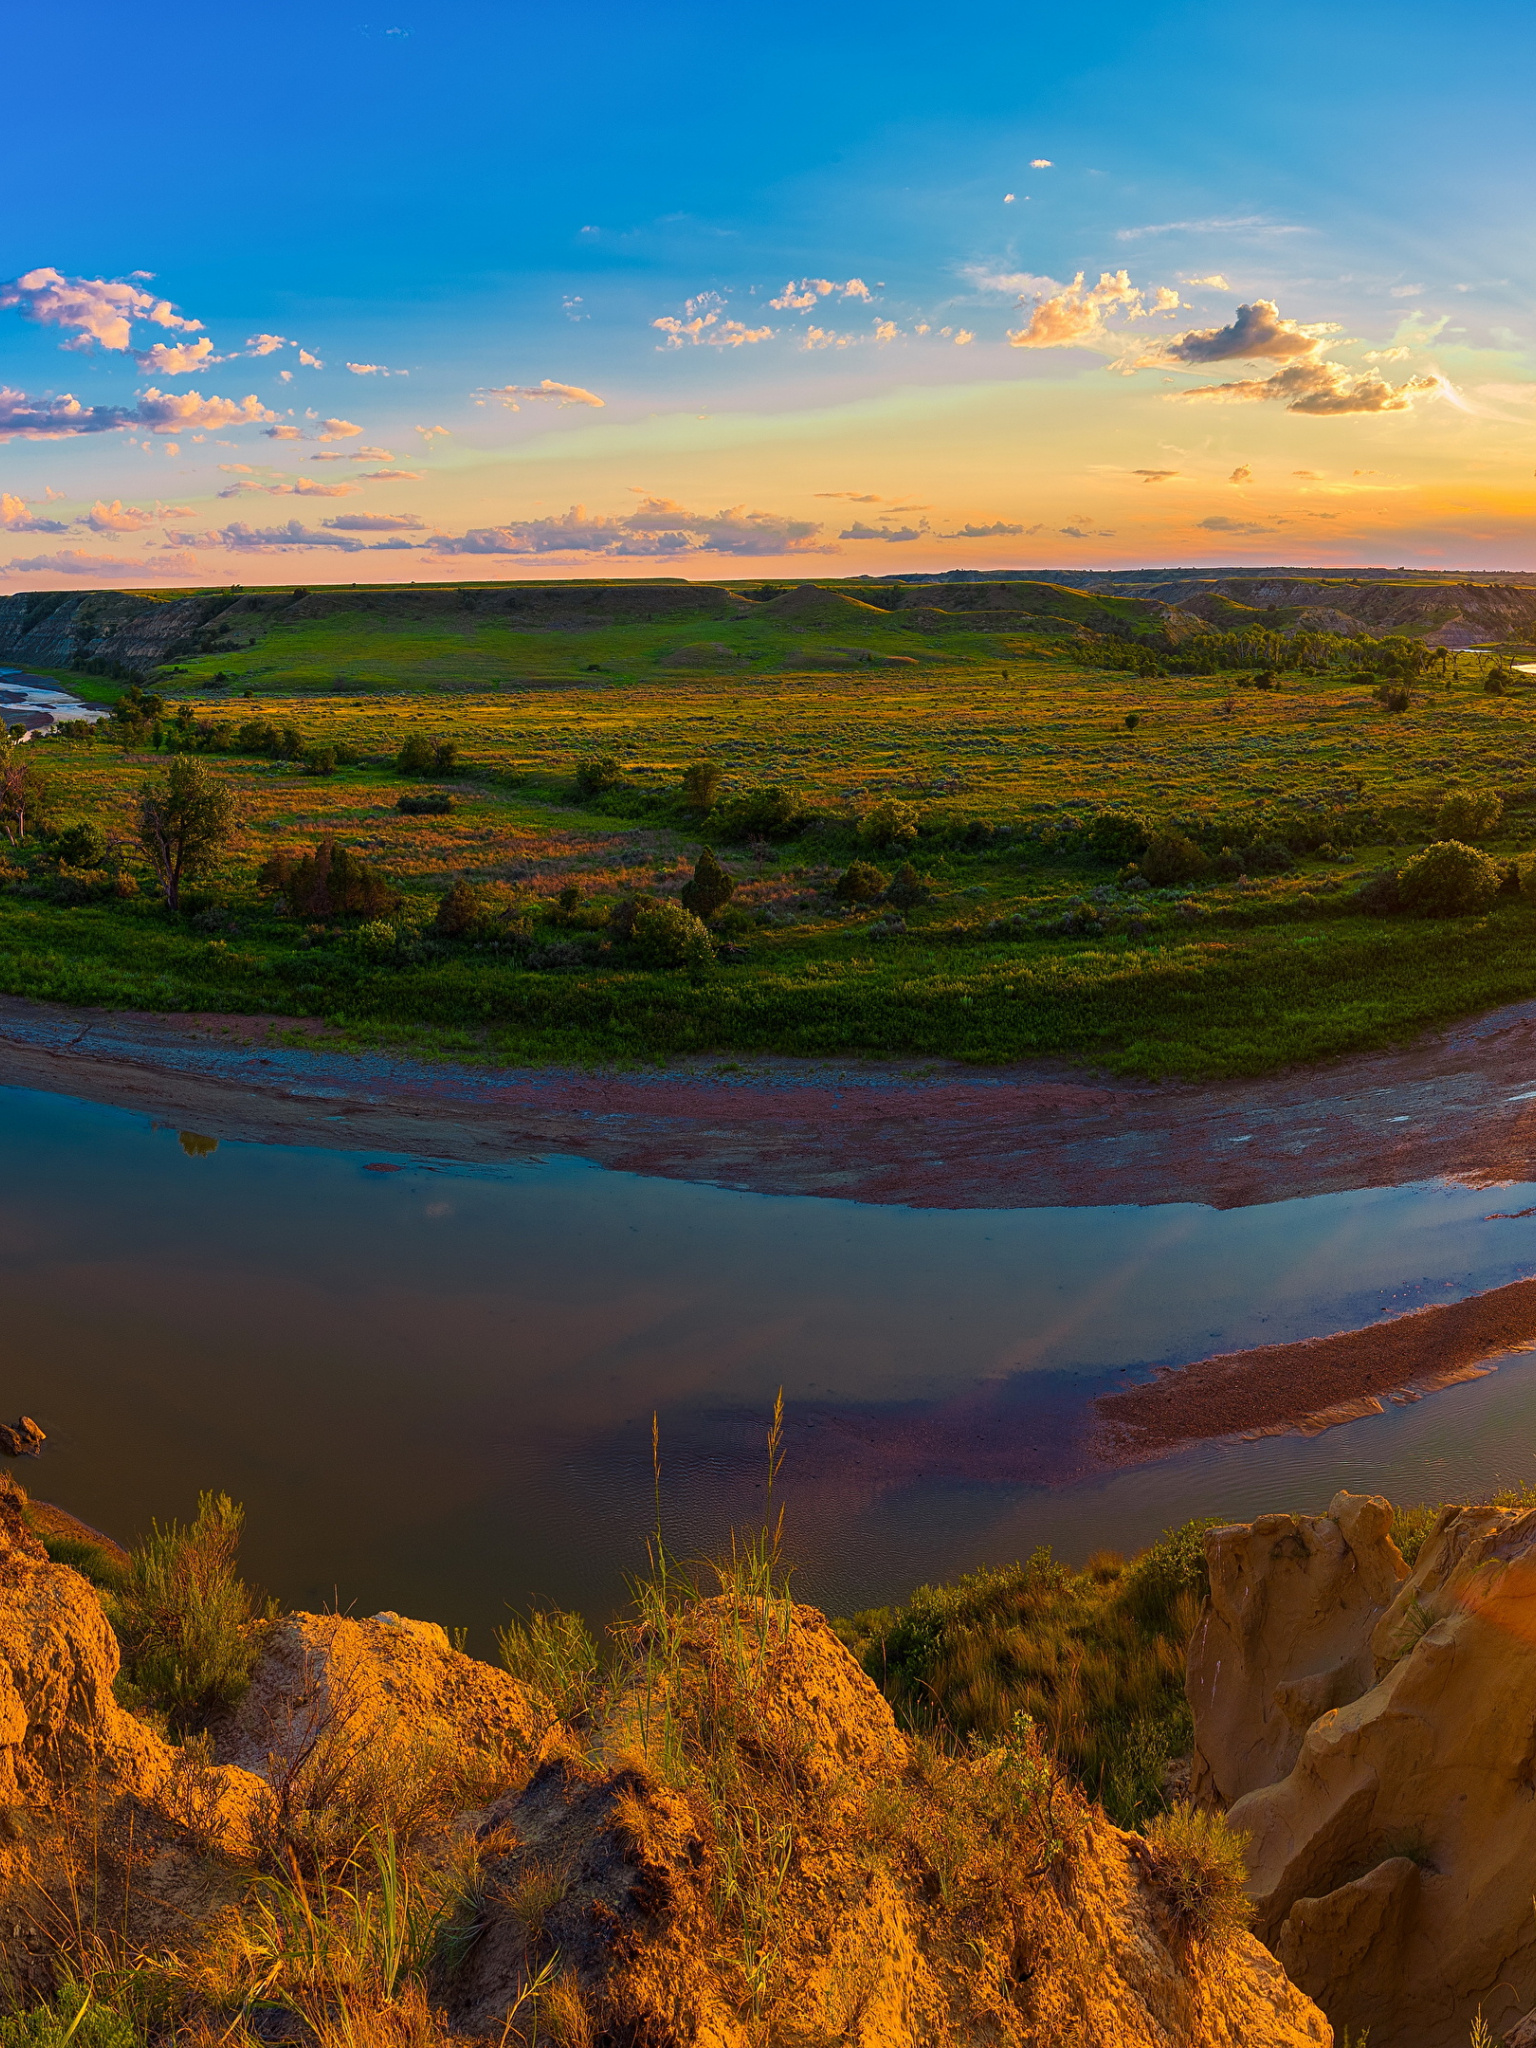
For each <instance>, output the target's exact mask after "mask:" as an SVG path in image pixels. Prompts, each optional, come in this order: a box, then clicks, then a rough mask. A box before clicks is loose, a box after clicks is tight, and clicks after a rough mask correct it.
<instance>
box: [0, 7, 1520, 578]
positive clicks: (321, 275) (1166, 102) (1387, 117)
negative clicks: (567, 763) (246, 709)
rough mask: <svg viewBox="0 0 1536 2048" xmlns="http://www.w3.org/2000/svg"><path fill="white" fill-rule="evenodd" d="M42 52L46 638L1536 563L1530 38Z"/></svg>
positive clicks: (1135, 25) (342, 12)
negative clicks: (278, 606)
mask: <svg viewBox="0 0 1536 2048" xmlns="http://www.w3.org/2000/svg"><path fill="white" fill-rule="evenodd" d="M380 9H382V11H379V10H380ZM7 46H8V48H9V50H10V53H11V54H10V60H9V68H10V72H11V75H12V78H13V81H14V80H21V81H24V82H25V81H30V83H25V84H24V85H23V86H22V87H21V88H17V87H16V86H15V85H14V84H13V89H12V92H11V93H10V95H9V96H8V108H7V134H6V156H7V185H8V188H9V192H8V197H9V202H10V203H9V204H8V205H7V207H6V208H5V211H4V216H3V219H0V387H3V390H0V590H25V589H58V588H98V587H114V586H121V587H125V588H134V587H144V588H154V587H165V586H174V585H206V584H224V585H227V584H229V583H231V582H236V583H242V584H245V585H248V586H249V585H258V584H266V583H282V582H289V581H294V582H298V581H303V582H305V583H320V582H341V583H352V582H385V581H390V582H395V581H402V582H404V581H410V580H412V579H416V580H419V581H423V582H426V581H433V582H441V581H449V580H476V581H483V580H502V579H515V578H522V577H539V578H548V577H562V576H592V575H600V576H686V577H690V578H698V579H706V580H717V579H723V578H734V577H760V576H768V577H784V576H791V577H792V576H796V575H798V576H801V577H810V576H817V577H828V576H857V575H875V576H880V575H887V576H888V575H891V574H893V573H899V572H910V571H914V570H943V569H973V570H981V571H986V570H989V569H1005V568H1006V569H1063V570H1065V569H1105V568H1114V567H1124V566H1160V565H1166V566H1185V565H1188V566H1196V565H1213V564H1232V565H1260V564H1283V565H1292V566H1301V565H1317V566H1320V567H1328V566H1341V567H1342V566H1352V565H1357V564H1358V565H1373V566H1383V567H1392V566H1396V565H1399V564H1401V565H1409V566H1426V567H1432V568H1446V569H1450V568H1458V567H1466V568H1476V569H1500V568H1507V569H1519V570H1530V569H1536V545H1533V527H1532V512H1533V510H1536V318H1533V303H1532V302H1533V282H1536V269H1533V263H1532V254H1533V249H1532V243H1533V221H1532V210H1531V207H1530V204H1529V199H1528V194H1529V192H1530V189H1531V184H1532V179H1531V171H1532V162H1531V159H1532V155H1533V151H1536V138H1533V131H1532V127H1531V124H1530V123H1529V120H1528V118H1527V112H1526V107H1525V81H1526V79H1527V77H1528V76H1529V74H1530V72H1531V69H1532V60H1533V58H1536V14H1533V12H1532V10H1531V9H1530V8H1529V7H1528V6H1524V5H1516V4H1506V0H1497V4H1476V0H1474V5H1473V6H1472V7H1470V8H1469V9H1467V10H1463V11H1461V12H1458V13H1455V14H1453V15H1451V16H1446V15H1445V13H1444V12H1443V10H1441V9H1439V8H1431V7H1430V6H1428V5H1425V4H1417V0H1409V4H1397V5H1392V6H1389V7H1387V8H1385V9H1379V10H1366V9H1358V8H1356V9H1343V8H1340V7H1338V6H1337V5H1336V4H1335V0H1331V4H1329V5H1327V6H1323V5H1318V4H1314V0H1298V4H1293V5H1292V6H1291V7H1290V8H1288V9H1287V10H1285V11H1284V12H1283V13H1276V12H1274V11H1273V10H1258V9H1251V8H1250V9H1238V8H1234V7H1232V6H1231V5H1230V4H1224V5H1220V6H1217V5H1208V4H1165V5H1159V4H1157V0H1152V4H1147V0H1140V4H1138V5H1129V4H1125V0H1100V4H1099V5H1098V6H1096V7H1094V8H1091V9H1090V8H1063V7H1061V6H1060V5H1059V4H1057V5H1052V6H1050V7H1044V6H1039V5H1034V4H1031V0H1006V4H1000V0H973V4H972V5H971V6H969V7H968V8H967V9H965V10H964V11H963V12H962V13H961V14H960V15H958V16H955V17H953V18H947V17H946V16H945V15H944V14H943V13H942V12H941V13H940V14H938V15H935V13H934V11H933V9H932V7H931V5H930V6H924V7H922V8H919V7H917V6H915V5H912V4H910V0H888V4H882V5H880V6H879V7H875V6H871V5H867V4H865V0H844V4H842V5H841V6H838V7H828V6H826V5H824V4H823V5H818V6H815V7H813V6H810V5H807V4H805V0H782V4H780V5H777V6H776V7H774V8H773V9H771V10H766V9H759V10H746V9H729V10H727V9H722V8H720V7H719V6H718V4H710V5H705V4H703V0H652V4H651V5H649V6H647V7H644V8H641V7H637V6H635V5H633V4H630V5H627V6H617V5H614V4H612V0H591V4H588V5H587V6H586V7H584V8H583V9H581V10H580V11H579V12H576V11H573V10H554V9H550V8H548V7H547V6H545V7H539V8H534V7H531V6H525V5H521V4H516V5H507V4H503V5H498V6H491V5H478V4H467V0H434V4H433V5H432V6H431V7H424V6H422V5H421V4H420V0H357V5H356V6H342V5H337V4H333V0H304V4H303V5H299V4H296V0H263V4H262V5H261V6H260V7H255V6H251V5H248V4H245V0H230V4H226V5H225V6H223V7H221V8H219V9H208V8H206V7H205V6H201V5H199V6H197V7H193V6H189V5H186V4H183V0H161V4H160V5H159V6H158V7H157V8H156V9H155V10H154V11H153V13H152V14H151V15H146V14H144V13H143V12H142V11H139V10H132V9H125V8H123V7H121V6H119V5H115V4H113V5H108V4H79V0H61V4H60V5H59V6H58V7H57V8H55V9H47V10H45V9H41V8H37V9H33V10H30V13H29V14H28V15H27V16H26V17H23V16H22V15H21V14H19V13H18V14H17V15H15V16H13V17H12V18H11V26H10V28H9V30H8V38H7Z"/></svg>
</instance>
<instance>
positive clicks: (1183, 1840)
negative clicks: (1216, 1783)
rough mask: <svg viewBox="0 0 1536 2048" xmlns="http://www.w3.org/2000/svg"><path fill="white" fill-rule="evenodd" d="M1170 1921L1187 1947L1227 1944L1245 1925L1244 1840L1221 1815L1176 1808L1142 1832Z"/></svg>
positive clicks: (1155, 1818) (1247, 1914) (1250, 1913)
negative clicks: (1186, 1942) (1191, 1944)
mask: <svg viewBox="0 0 1536 2048" xmlns="http://www.w3.org/2000/svg"><path fill="white" fill-rule="evenodd" d="M1142 1832H1143V1834H1144V1835H1145V1837H1146V1842H1147V1849H1148V1851H1149V1852H1150V1856H1151V1862H1152V1869H1153V1874H1154V1876H1155V1878H1156V1880H1157V1882H1158V1886H1159V1888H1160V1890H1161V1891H1162V1894H1163V1898H1164V1900H1165V1902H1166V1908H1167V1912H1168V1916H1169V1918H1170V1919H1171V1920H1172V1921H1173V1923H1174V1925H1175V1927H1176V1928H1177V1929H1178V1931H1179V1932H1180V1933H1181V1934H1182V1935H1183V1936H1184V1937H1185V1938H1186V1940H1189V1941H1191V1942H1196V1943H1204V1942H1217V1943H1219V1942H1221V1941H1224V1940H1230V1939H1231V1938H1232V1936H1233V1935H1235V1934H1239V1933H1241V1932H1242V1930H1243V1929H1244V1928H1245V1927H1246V1926H1247V1925H1248V1922H1249V1921H1250V1919H1251V1918H1252V1917H1253V1908H1252V1905H1251V1903H1250V1901H1249V1898H1248V1892H1247V1884H1248V1866H1247V1863H1246V1861H1245V1860H1244V1857H1243V1842H1244V1837H1243V1836H1242V1835H1240V1834H1238V1833H1237V1832H1236V1831H1235V1830H1234V1829H1233V1828H1231V1827H1229V1826H1228V1824H1227V1821H1226V1818H1225V1816H1224V1815H1222V1814H1219V1813H1205V1812H1202V1811H1201V1810H1200V1809H1198V1808H1196V1807H1193V1806H1189V1805H1187V1804H1184V1803H1182V1802H1181V1803H1180V1804H1179V1805H1178V1806H1175V1807H1174V1808H1172V1809H1171V1811H1169V1812H1168V1813H1160V1814H1156V1815H1154V1816H1153V1818H1152V1819H1151V1820H1149V1821H1148V1822H1147V1824H1146V1826H1145V1828H1144V1829H1143V1830H1142Z"/></svg>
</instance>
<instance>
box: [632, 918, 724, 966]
mask: <svg viewBox="0 0 1536 2048" xmlns="http://www.w3.org/2000/svg"><path fill="white" fill-rule="evenodd" d="M630 940H631V943H632V944H633V946H634V949H635V953H636V955H637V957H638V958H639V960H640V961H641V963H642V964H643V965H644V966H646V967H686V968H688V969H690V970H691V971H692V972H694V973H699V972H701V971H702V970H703V969H705V968H707V967H708V966H709V965H710V964H711V963H712V961H713V960H714V957H715V949H714V947H713V946H712V945H711V943H710V938H709V933H708V932H707V931H705V929H704V926H703V924H702V923H701V922H700V920H699V919H698V918H696V917H695V916H694V914H693V912H692V911H691V910H685V909H684V908H683V906H682V904H681V903H678V902H676V901H671V902H666V903H654V904H648V905H647V906H646V907H645V908H644V909H643V910H637V911H636V912H635V917H634V922H633V925H632V927H631V931H630Z"/></svg>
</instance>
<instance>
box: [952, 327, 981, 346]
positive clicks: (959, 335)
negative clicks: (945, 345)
mask: <svg viewBox="0 0 1536 2048" xmlns="http://www.w3.org/2000/svg"><path fill="white" fill-rule="evenodd" d="M975 339H976V337H975V335H974V334H972V332H971V330H970V328H969V327H957V328H956V329H955V332H954V336H953V340H954V344H955V347H956V348H969V347H970V345H971V343H972V342H973V341H974V340H975Z"/></svg>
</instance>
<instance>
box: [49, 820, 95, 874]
mask: <svg viewBox="0 0 1536 2048" xmlns="http://www.w3.org/2000/svg"><path fill="white" fill-rule="evenodd" d="M48 850H49V852H50V853H51V854H52V855H53V857H54V859H55V860H56V861H58V862H59V863H60V865H61V866H63V867H70V868H99V867H100V866H102V864H103V863H104V862H105V860H106V858H107V840H106V834H105V833H104V832H103V831H102V830H101V828H100V826H98V825H92V824H90V823H89V822H87V821H83V820H76V822H75V823H74V824H72V825H66V826H65V827H64V828H63V830H62V831H59V832H55V833H54V835H53V838H52V840H51V842H50V844H49V849H48Z"/></svg>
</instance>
